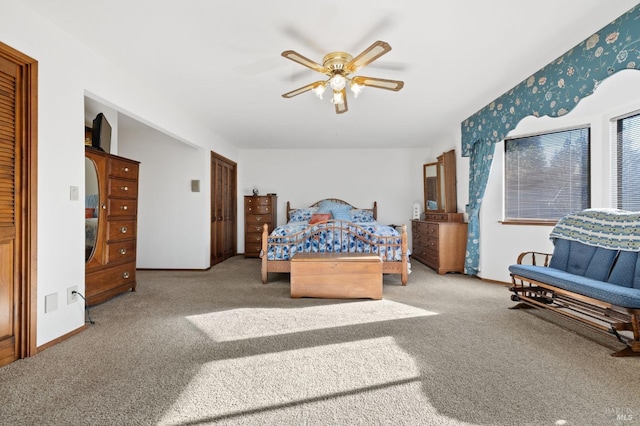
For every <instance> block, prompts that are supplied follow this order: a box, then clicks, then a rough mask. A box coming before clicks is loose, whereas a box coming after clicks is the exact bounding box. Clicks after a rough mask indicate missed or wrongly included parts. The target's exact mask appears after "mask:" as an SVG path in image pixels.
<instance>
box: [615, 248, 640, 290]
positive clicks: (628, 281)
mask: <svg viewBox="0 0 640 426" xmlns="http://www.w3.org/2000/svg"><path fill="white" fill-rule="evenodd" d="M607 281H608V282H610V283H613V284H618V285H622V286H625V287H632V288H636V289H639V290H640V256H638V253H637V252H633V251H620V254H619V255H618V259H617V260H616V262H615V264H614V266H613V269H612V270H611V275H610V276H609V279H608V280H607Z"/></svg>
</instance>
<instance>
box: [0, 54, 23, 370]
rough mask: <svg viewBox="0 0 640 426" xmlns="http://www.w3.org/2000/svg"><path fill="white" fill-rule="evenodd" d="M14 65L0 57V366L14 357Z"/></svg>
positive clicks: (16, 319) (16, 202)
mask: <svg viewBox="0 0 640 426" xmlns="http://www.w3.org/2000/svg"><path fill="white" fill-rule="evenodd" d="M18 72H19V71H18V67H17V66H16V65H15V64H13V63H11V62H9V61H7V60H6V59H3V58H0V366H2V365H5V364H8V363H10V362H12V361H15V360H16V359H18V331H19V326H20V324H19V312H18V307H19V304H18V297H19V282H18V274H17V270H18V268H17V264H16V262H17V259H18V258H17V255H18V253H19V240H18V239H17V238H16V235H17V230H18V229H20V223H19V220H20V219H19V215H16V209H17V208H18V206H20V198H19V194H20V193H19V191H17V188H18V187H19V185H20V182H19V179H18V177H19V176H20V170H19V162H18V161H17V160H16V159H17V158H20V152H19V147H18V145H17V144H16V140H17V138H16V126H15V123H16V103H17V99H16V98H17V93H16V92H17V90H16V87H17V85H16V80H17V78H18Z"/></svg>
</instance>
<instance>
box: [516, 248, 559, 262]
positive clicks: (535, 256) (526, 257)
mask: <svg viewBox="0 0 640 426" xmlns="http://www.w3.org/2000/svg"><path fill="white" fill-rule="evenodd" d="M551 256H552V254H551V253H541V252H539V251H525V252H523V253H520V255H519V256H518V261H517V263H518V265H534V266H535V265H537V266H549V261H551Z"/></svg>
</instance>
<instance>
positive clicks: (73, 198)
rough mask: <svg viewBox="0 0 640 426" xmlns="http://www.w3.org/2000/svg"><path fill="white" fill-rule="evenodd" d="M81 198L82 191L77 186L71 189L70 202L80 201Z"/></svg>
mask: <svg viewBox="0 0 640 426" xmlns="http://www.w3.org/2000/svg"><path fill="white" fill-rule="evenodd" d="M79 198H80V189H79V188H78V187H77V186H70V187H69V200H71V201H78V200H79Z"/></svg>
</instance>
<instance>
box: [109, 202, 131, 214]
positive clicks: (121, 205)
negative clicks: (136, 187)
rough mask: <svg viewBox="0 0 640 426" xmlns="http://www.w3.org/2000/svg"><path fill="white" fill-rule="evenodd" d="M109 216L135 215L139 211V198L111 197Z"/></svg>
mask: <svg viewBox="0 0 640 426" xmlns="http://www.w3.org/2000/svg"><path fill="white" fill-rule="evenodd" d="M107 203H108V204H109V210H108V215H109V216H135V215H136V213H137V211H138V201H137V200H123V199H109V200H108V201H107Z"/></svg>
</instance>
